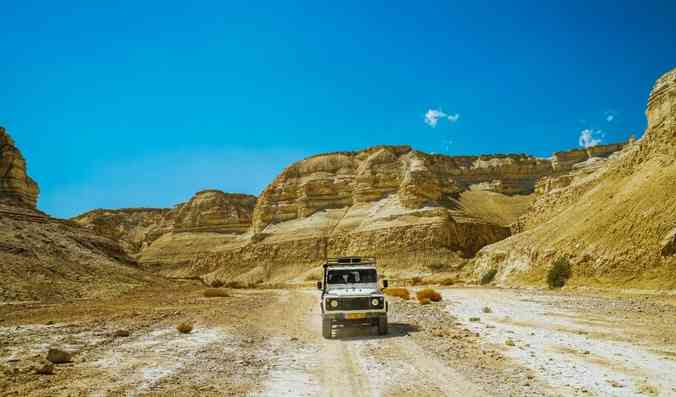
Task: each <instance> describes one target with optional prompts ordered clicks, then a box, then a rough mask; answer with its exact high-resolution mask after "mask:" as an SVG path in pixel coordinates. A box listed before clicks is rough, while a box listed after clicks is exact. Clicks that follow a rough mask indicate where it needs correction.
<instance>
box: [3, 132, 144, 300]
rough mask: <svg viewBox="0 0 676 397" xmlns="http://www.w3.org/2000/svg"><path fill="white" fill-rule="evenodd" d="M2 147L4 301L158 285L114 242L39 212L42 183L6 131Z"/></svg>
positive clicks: (78, 294)
mask: <svg viewBox="0 0 676 397" xmlns="http://www.w3.org/2000/svg"><path fill="white" fill-rule="evenodd" d="M0 143H1V146H0V154H1V157H0V264H1V265H0V302H13V301H26V300H44V301H56V300H63V299H72V298H78V297H87V296H93V295H97V294H106V293H112V292H113V291H115V292H117V293H119V292H121V291H124V290H125V289H128V288H133V287H134V286H138V285H144V284H147V283H149V282H156V281H155V277H153V276H152V275H149V274H146V273H143V272H141V271H139V270H138V269H137V268H136V266H135V263H134V262H133V261H132V260H131V259H130V258H129V257H128V256H127V255H126V253H125V252H124V251H123V250H122V248H121V247H120V244H119V243H118V241H117V240H116V239H111V238H107V237H104V236H101V235H99V234H97V233H94V232H92V231H90V230H87V229H84V228H82V227H79V226H78V225H76V224H73V223H71V222H69V221H63V220H59V219H54V218H51V217H49V216H48V215H46V214H44V213H42V212H40V211H38V210H37V209H36V208H35V205H36V202H37V199H38V185H37V184H36V183H35V182H34V181H33V180H32V179H31V178H30V177H29V176H28V175H27V169H26V162H25V160H24V158H23V156H22V155H21V152H19V150H18V149H17V148H16V146H15V145H14V142H13V141H12V139H11V138H10V137H9V135H8V134H7V132H6V131H5V130H4V129H3V128H0Z"/></svg>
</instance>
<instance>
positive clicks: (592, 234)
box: [470, 69, 676, 289]
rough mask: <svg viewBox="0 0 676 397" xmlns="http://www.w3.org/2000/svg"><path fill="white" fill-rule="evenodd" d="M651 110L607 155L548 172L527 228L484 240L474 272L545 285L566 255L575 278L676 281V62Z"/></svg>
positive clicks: (629, 284)
mask: <svg viewBox="0 0 676 397" xmlns="http://www.w3.org/2000/svg"><path fill="white" fill-rule="evenodd" d="M646 118H647V121H648V127H647V129H646V131H645V133H644V135H643V137H642V138H641V139H640V140H638V141H635V142H632V143H630V144H629V145H627V146H626V147H625V148H623V150H621V151H620V152H617V153H616V154H613V155H612V156H610V157H609V158H608V159H607V160H605V161H604V160H595V161H589V160H588V161H587V162H585V163H586V164H585V165H586V166H585V167H573V168H572V169H571V170H570V172H568V173H566V174H564V175H560V176H555V177H550V178H544V179H542V180H540V182H539V183H538V184H537V185H536V188H535V191H536V196H537V197H536V199H535V201H534V202H533V204H532V205H531V207H530V209H529V211H528V212H527V213H526V214H525V215H524V216H522V217H521V219H520V220H519V222H518V223H517V226H516V227H515V229H516V231H518V232H520V233H518V234H516V235H514V236H512V237H510V238H508V239H506V240H504V241H500V242H498V243H496V244H492V245H489V246H487V247H485V248H483V249H482V250H481V251H480V252H479V253H478V254H477V257H476V259H475V260H473V262H472V264H471V267H470V269H471V271H472V274H473V276H474V277H475V278H477V279H478V278H480V277H481V275H482V274H486V273H487V272H488V271H490V270H491V269H494V270H497V271H498V273H497V278H496V282H497V283H499V284H503V285H532V284H535V285H544V278H545V275H546V273H547V271H548V269H549V268H550V267H551V265H552V263H553V262H554V261H555V260H556V259H558V258H560V257H565V258H567V259H568V260H569V262H570V263H571V265H572V274H573V276H572V278H571V280H570V282H569V285H599V286H604V287H605V286H608V287H614V288H618V287H619V288H647V289H655V288H658V289H659V288H665V289H673V288H676V256H674V252H676V250H675V249H674V248H675V247H676V238H675V237H674V236H676V182H675V181H676V69H674V70H672V71H670V72H669V73H666V74H665V75H664V76H662V77H660V79H659V80H657V82H656V83H655V85H654V87H653V89H652V91H651V93H650V97H649V100H648V106H647V109H646Z"/></svg>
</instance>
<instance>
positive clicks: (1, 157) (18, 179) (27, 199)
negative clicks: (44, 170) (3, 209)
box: [0, 127, 39, 208]
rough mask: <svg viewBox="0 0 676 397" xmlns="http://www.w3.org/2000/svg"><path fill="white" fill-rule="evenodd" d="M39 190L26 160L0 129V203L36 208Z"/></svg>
mask: <svg viewBox="0 0 676 397" xmlns="http://www.w3.org/2000/svg"><path fill="white" fill-rule="evenodd" d="M38 194H39V189H38V185H37V183H35V181H34V180H33V179H32V178H31V177H29V176H28V172H27V170H26V160H24V158H23V156H22V155H21V152H20V151H19V149H17V147H16V146H15V145H14V141H13V140H12V138H11V137H10V136H9V134H8V133H7V132H6V131H5V129H4V128H2V127H0V202H4V203H6V204H10V205H17V206H21V207H26V208H35V206H36V204H37V200H38Z"/></svg>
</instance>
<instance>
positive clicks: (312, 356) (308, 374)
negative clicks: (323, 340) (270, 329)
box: [260, 338, 322, 397]
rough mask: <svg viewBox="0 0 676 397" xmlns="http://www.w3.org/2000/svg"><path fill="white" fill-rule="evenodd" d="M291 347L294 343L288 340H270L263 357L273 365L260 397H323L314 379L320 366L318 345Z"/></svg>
mask: <svg viewBox="0 0 676 397" xmlns="http://www.w3.org/2000/svg"><path fill="white" fill-rule="evenodd" d="M294 345H295V342H293V341H289V339H287V338H273V339H271V340H270V341H269V347H268V349H266V350H267V354H266V356H267V358H268V359H271V361H272V365H271V369H270V372H269V374H268V379H267V382H266V383H265V385H264V389H263V392H262V393H261V394H260V395H261V396H263V397H276V396H320V395H322V394H321V389H320V384H319V382H318V380H317V379H316V378H315V377H314V376H313V373H315V372H316V371H317V369H318V367H319V354H320V348H319V346H317V345H307V344H303V345H299V346H294Z"/></svg>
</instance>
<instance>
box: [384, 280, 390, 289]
mask: <svg viewBox="0 0 676 397" xmlns="http://www.w3.org/2000/svg"><path fill="white" fill-rule="evenodd" d="M389 285H390V283H388V282H387V280H383V288H387V287H388V286H389Z"/></svg>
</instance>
